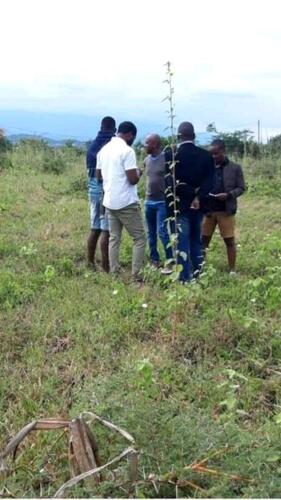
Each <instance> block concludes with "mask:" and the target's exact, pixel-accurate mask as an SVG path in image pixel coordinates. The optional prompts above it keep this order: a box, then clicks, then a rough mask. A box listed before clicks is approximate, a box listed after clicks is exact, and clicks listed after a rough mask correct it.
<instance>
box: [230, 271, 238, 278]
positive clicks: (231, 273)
mask: <svg viewBox="0 0 281 500" xmlns="http://www.w3.org/2000/svg"><path fill="white" fill-rule="evenodd" d="M229 276H231V277H233V278H234V277H235V276H237V272H236V271H229Z"/></svg>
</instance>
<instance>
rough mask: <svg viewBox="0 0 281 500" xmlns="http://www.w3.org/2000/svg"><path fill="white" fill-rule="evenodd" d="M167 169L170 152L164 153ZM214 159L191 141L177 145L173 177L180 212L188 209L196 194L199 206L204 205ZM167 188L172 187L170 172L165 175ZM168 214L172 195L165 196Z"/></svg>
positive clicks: (211, 181) (209, 186)
mask: <svg viewBox="0 0 281 500" xmlns="http://www.w3.org/2000/svg"><path fill="white" fill-rule="evenodd" d="M166 160H167V169H168V171H169V166H170V165H171V161H172V154H171V152H169V153H167V155H166ZM214 168H215V167H214V160H213V158H212V156H211V155H210V153H208V151H206V150H205V149H202V148H199V147H198V146H195V144H193V143H191V142H185V143H182V144H180V145H179V147H178V148H177V151H176V153H175V178H176V197H177V210H178V211H179V213H180V214H186V213H188V212H189V210H190V205H191V203H192V201H193V200H194V198H195V196H196V195H197V196H198V197H199V199H200V206H202V207H203V206H204V204H205V199H206V198H207V196H208V193H209V192H210V190H211V188H212V183H213V176H214ZM167 185H168V190H167V193H168V192H169V191H171V190H172V189H173V178H172V174H171V172H169V175H168V176H167ZM167 201H168V203H167V205H168V212H169V216H171V215H172V213H171V212H172V207H171V201H172V197H171V196H169V194H168V198H167Z"/></svg>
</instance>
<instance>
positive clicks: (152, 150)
mask: <svg viewBox="0 0 281 500" xmlns="http://www.w3.org/2000/svg"><path fill="white" fill-rule="evenodd" d="M160 147H161V139H160V136H159V135H158V134H150V135H148V136H146V138H145V142H144V148H145V151H146V152H147V154H149V155H152V156H153V155H157V154H159V153H160Z"/></svg>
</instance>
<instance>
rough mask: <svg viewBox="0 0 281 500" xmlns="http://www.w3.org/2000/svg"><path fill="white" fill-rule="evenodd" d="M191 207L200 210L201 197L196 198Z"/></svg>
mask: <svg viewBox="0 0 281 500" xmlns="http://www.w3.org/2000/svg"><path fill="white" fill-rule="evenodd" d="M190 208H191V209H192V210H199V208H200V201H199V198H197V197H196V198H194V200H193V202H192V203H191V205H190Z"/></svg>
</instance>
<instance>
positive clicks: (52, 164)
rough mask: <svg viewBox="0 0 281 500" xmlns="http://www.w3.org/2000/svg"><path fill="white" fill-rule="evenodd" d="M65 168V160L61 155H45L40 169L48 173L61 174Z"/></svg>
mask: <svg viewBox="0 0 281 500" xmlns="http://www.w3.org/2000/svg"><path fill="white" fill-rule="evenodd" d="M65 169H66V162H65V160H64V159H63V158H62V157H61V156H57V157H52V156H50V157H49V156H46V157H45V158H44V160H43V163H42V170H43V171H44V172H47V173H49V174H57V175H59V174H62V173H63V172H64V171H65Z"/></svg>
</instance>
